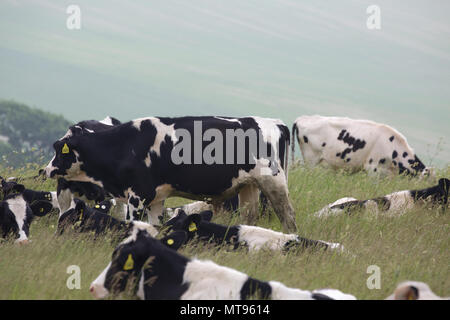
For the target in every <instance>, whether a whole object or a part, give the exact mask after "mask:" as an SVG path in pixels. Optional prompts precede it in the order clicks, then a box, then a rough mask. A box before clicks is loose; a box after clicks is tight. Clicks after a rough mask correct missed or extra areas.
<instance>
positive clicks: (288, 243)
mask: <svg viewBox="0 0 450 320" xmlns="http://www.w3.org/2000/svg"><path fill="white" fill-rule="evenodd" d="M211 216H212V212H211V211H204V212H202V213H200V214H190V215H187V214H186V213H185V212H183V211H180V212H179V213H178V215H177V216H176V217H174V218H172V219H171V220H169V221H168V222H167V223H166V225H167V226H170V227H171V228H172V229H173V230H183V231H186V232H187V234H188V237H187V240H188V241H189V240H191V239H193V238H194V237H198V238H199V239H200V240H202V241H208V242H209V241H213V242H214V243H216V244H218V245H220V244H224V243H226V244H230V245H233V246H234V248H235V249H236V248H238V247H240V246H244V247H247V248H248V249H249V251H257V250H260V249H262V248H267V249H270V250H293V249H295V248H323V249H330V250H335V249H337V250H340V251H342V250H343V246H342V245H341V244H339V243H331V242H325V241H322V240H310V239H306V238H302V237H300V236H298V235H296V234H285V233H281V232H277V231H273V230H270V229H265V228H261V227H255V226H248V225H235V226H225V225H220V224H216V223H212V222H210V221H209V220H211Z"/></svg>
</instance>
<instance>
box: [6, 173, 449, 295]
mask: <svg viewBox="0 0 450 320" xmlns="http://www.w3.org/2000/svg"><path fill="white" fill-rule="evenodd" d="M35 172H37V170H35V168H33V167H32V166H30V167H28V168H24V169H22V170H16V171H11V170H7V169H1V170H0V175H1V176H3V177H8V176H32V175H34V174H35ZM440 177H447V178H448V177H450V167H447V168H446V169H442V170H440V171H438V173H437V176H436V178H434V179H429V180H418V179H410V178H406V177H390V178H389V177H386V178H375V177H368V176H367V175H366V174H364V173H356V174H348V173H345V172H335V171H330V170H327V169H322V168H315V169H307V168H304V167H301V166H300V167H297V168H291V170H290V172H289V190H290V197H291V201H292V204H293V206H294V208H295V211H296V214H297V225H298V227H299V234H300V235H301V236H303V237H308V238H311V239H321V240H326V241H331V242H339V243H342V244H343V245H344V246H345V247H346V249H348V251H349V252H351V254H337V253H332V252H324V251H312V250H305V251H301V252H292V253H289V254H281V253H273V252H268V251H261V252H258V253H256V254H249V253H247V252H246V251H244V250H239V251H228V250H226V249H220V250H215V249H212V248H209V247H202V246H192V245H189V246H186V247H183V248H181V249H180V252H181V253H182V254H184V255H186V256H189V257H194V256H196V257H197V258H200V259H210V260H213V261H214V262H216V263H218V264H221V265H225V266H228V267H231V268H235V269H237V270H240V271H242V272H245V273H247V274H249V275H250V276H252V277H254V278H258V279H261V280H277V281H280V282H283V283H284V284H286V285H287V286H290V287H296V288H301V289H308V290H312V289H317V288H323V287H330V288H336V289H340V290H341V291H343V292H346V293H351V294H353V295H355V296H356V297H357V298H358V299H384V298H385V297H387V296H388V295H389V294H391V293H392V291H393V289H394V288H395V287H396V285H397V284H398V283H399V282H400V281H403V280H417V281H424V282H427V283H428V284H429V285H430V287H431V288H432V290H433V291H434V292H435V293H436V294H438V295H441V296H443V295H446V296H448V295H450V268H449V264H450V226H449V223H450V218H449V212H448V211H447V212H443V211H442V210H439V209H427V208H421V209H417V210H413V211H409V212H405V214H403V215H402V216H399V217H386V216H381V215H380V216H376V215H375V214H374V213H370V212H367V213H359V214H355V215H352V216H338V217H330V218H327V219H318V218H315V217H314V216H312V213H313V212H315V211H317V210H318V209H320V208H322V207H323V206H325V205H326V204H328V203H330V202H333V201H335V200H336V199H338V198H341V197H344V196H352V197H355V198H358V199H366V198H371V197H375V196H382V195H384V194H387V193H390V192H393V191H398V190H404V189H417V188H423V187H427V186H431V185H434V184H435V183H436V181H437V179H438V178H440ZM24 184H25V185H26V186H27V187H29V188H32V189H36V190H39V189H40V190H55V181H53V180H47V181H42V180H33V179H29V180H24ZM185 202H187V201H186V200H185V199H180V198H172V199H169V201H168V202H167V203H166V205H168V206H175V205H180V204H183V203H185ZM57 217H58V214H57V213H56V212H54V213H53V214H50V215H47V216H46V217H42V218H36V219H35V220H34V222H33V224H32V225H31V230H30V239H31V243H29V244H28V245H25V246H19V245H15V244H14V243H13V241H12V240H8V241H4V242H3V243H0V288H1V290H0V299H92V297H91V295H90V293H89V285H90V283H91V281H92V280H94V279H95V278H96V277H97V276H98V275H99V274H100V272H101V271H102V270H103V269H104V268H105V266H106V265H107V263H108V262H109V261H110V257H111V254H112V252H113V249H114V246H113V245H112V244H111V241H109V240H110V239H109V238H105V239H97V240H96V241H94V240H92V239H91V238H89V237H88V236H86V235H83V236H81V235H74V234H65V235H63V236H60V237H57V236H55V235H54V232H55V230H56V225H57ZM213 221H214V222H218V223H224V224H229V223H231V224H239V223H241V220H240V217H239V216H238V215H234V216H231V215H229V214H228V215H226V214H221V215H217V216H214V217H213ZM257 224H258V225H259V226H262V227H266V228H272V229H275V230H281V227H280V223H279V221H278V219H277V218H276V216H275V215H274V214H273V213H272V214H268V215H264V216H262V217H261V218H260V219H259V220H258V223H257ZM71 265H77V266H79V267H80V270H81V289H72V290H70V289H68V287H67V286H66V282H67V280H68V279H69V277H70V275H71V274H69V273H67V268H68V267H69V266H71ZM371 265H376V266H378V267H379V268H380V270H381V288H380V289H368V287H367V284H366V282H367V279H368V277H369V276H370V275H371V273H367V268H368V267H369V266H371Z"/></svg>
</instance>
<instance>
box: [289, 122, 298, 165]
mask: <svg viewBox="0 0 450 320" xmlns="http://www.w3.org/2000/svg"><path fill="white" fill-rule="evenodd" d="M296 133H298V127H297V123H296V122H294V124H293V125H292V139H291V140H292V141H291V144H292V146H291V148H292V149H291V153H292V155H291V157H292V159H291V163H292V164H294V161H295V140H296V139H295V138H296Z"/></svg>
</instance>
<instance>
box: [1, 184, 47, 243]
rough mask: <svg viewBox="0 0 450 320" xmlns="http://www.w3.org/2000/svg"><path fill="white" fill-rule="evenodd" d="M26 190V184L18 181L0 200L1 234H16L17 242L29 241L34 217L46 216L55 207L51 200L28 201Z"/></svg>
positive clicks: (5, 236)
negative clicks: (25, 195) (25, 196)
mask: <svg viewBox="0 0 450 320" xmlns="http://www.w3.org/2000/svg"><path fill="white" fill-rule="evenodd" d="M24 190H25V186H23V185H22V184H17V183H16V184H15V185H14V186H12V187H11V190H10V193H9V194H8V195H7V196H6V197H5V198H4V199H3V201H0V229H1V236H2V238H7V237H8V236H10V235H12V236H15V237H16V240H15V241H16V243H27V242H28V237H29V232H30V224H31V222H32V220H33V219H34V217H35V216H44V215H46V214H47V213H48V212H49V211H50V210H51V209H52V208H53V206H52V204H51V203H50V202H49V201H43V200H37V201H33V202H32V203H28V202H27V201H26V200H25V199H24V195H23V191H24Z"/></svg>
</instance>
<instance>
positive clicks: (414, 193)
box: [314, 178, 450, 217]
mask: <svg viewBox="0 0 450 320" xmlns="http://www.w3.org/2000/svg"><path fill="white" fill-rule="evenodd" d="M449 189H450V180H449V179H446V178H442V179H439V182H438V184H437V185H435V186H433V187H429V188H425V189H420V190H403V191H396V192H393V193H390V194H387V195H385V196H383V197H378V198H373V199H368V200H357V199H355V198H351V197H345V198H342V199H339V200H336V201H335V202H333V203H331V204H329V205H327V206H325V207H324V208H322V209H321V210H319V211H317V212H316V213H314V215H315V216H317V217H327V216H331V215H339V214H342V213H347V214H351V213H354V212H355V211H360V210H367V209H370V210H374V211H375V212H380V213H383V214H387V215H400V214H403V213H404V212H405V211H406V210H411V209H413V208H416V207H419V206H423V205H431V206H439V205H440V206H443V208H444V209H445V208H446V206H447V203H448V196H449Z"/></svg>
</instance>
